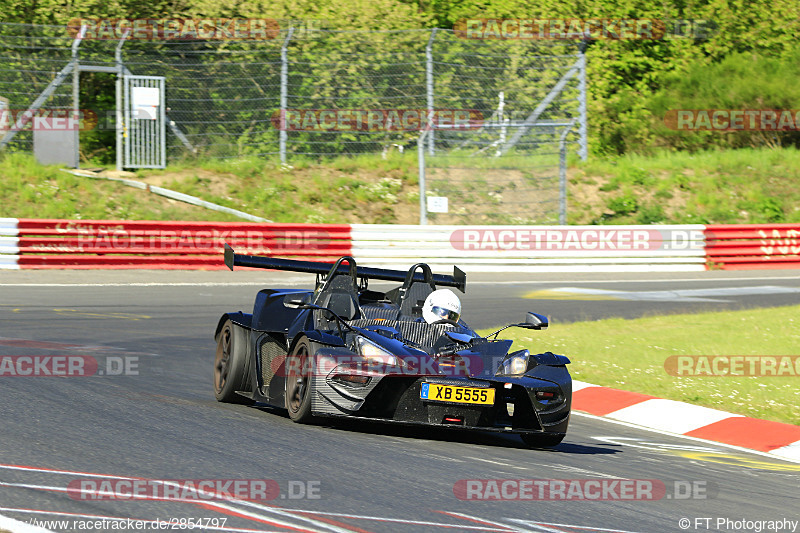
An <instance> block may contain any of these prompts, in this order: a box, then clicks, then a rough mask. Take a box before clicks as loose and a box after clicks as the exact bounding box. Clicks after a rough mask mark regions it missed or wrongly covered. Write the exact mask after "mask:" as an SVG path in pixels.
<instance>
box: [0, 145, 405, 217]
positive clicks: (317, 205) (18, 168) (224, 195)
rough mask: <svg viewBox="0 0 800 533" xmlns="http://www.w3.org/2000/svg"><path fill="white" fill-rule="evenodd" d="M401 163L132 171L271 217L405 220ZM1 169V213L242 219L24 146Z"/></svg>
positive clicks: (363, 160)
mask: <svg viewBox="0 0 800 533" xmlns="http://www.w3.org/2000/svg"><path fill="white" fill-rule="evenodd" d="M407 163H408V161H407V160H405V159H403V158H402V157H398V155H397V154H392V155H390V156H389V157H388V158H387V159H382V158H381V157H380V156H379V155H378V156H362V157H357V158H339V159H335V160H332V161H328V162H326V163H325V164H324V165H320V164H317V163H312V162H311V161H304V160H299V161H293V162H292V165H291V166H289V167H283V166H281V165H280V164H278V163H276V162H273V161H264V160H259V159H256V158H241V159H236V160H209V161H203V162H199V163H195V164H191V165H189V164H186V163H183V164H176V165H171V166H169V167H168V168H167V169H166V170H164V171H156V170H143V171H140V172H138V173H137V175H136V179H139V180H144V181H148V182H150V183H151V184H156V185H160V186H162V187H166V188H168V189H173V190H176V191H179V192H183V193H186V194H190V195H193V196H197V197H200V198H202V199H204V200H207V201H210V202H214V203H216V204H220V205H224V206H227V207H232V208H235V209H239V210H241V211H244V212H247V213H251V214H254V215H258V216H261V217H264V218H266V219H269V220H274V221H276V222H303V223H347V222H366V223H393V222H398V221H399V220H398V219H399V218H400V216H401V215H406V214H407V215H408V216H409V217H411V218H410V219H409V220H408V221H410V220H417V219H418V209H417V207H416V206H417V205H418V202H419V192H418V189H417V187H416V184H417V174H416V166H414V165H411V166H409V165H408V164H407ZM0 176H1V178H0V194H2V197H3V199H4V201H3V202H2V204H0V217H18V218H68V219H76V218H77V219H84V220H87V219H146V220H214V221H219V220H221V221H238V220H241V219H239V218H236V217H234V216H232V215H227V214H223V213H218V212H216V211H211V210H207V209H203V208H199V207H194V206H190V205H188V204H183V203H179V202H174V201H168V200H166V199H164V198H162V197H159V196H156V195H153V194H149V193H147V192H146V191H142V190H138V189H133V188H130V187H127V186H125V185H122V184H120V183H114V182H109V181H106V180H96V179H91V178H84V177H77V176H73V175H71V174H68V173H66V172H63V171H61V170H60V169H59V167H57V166H41V165H38V164H37V163H36V162H35V161H34V159H33V158H32V157H31V156H30V155H27V154H10V155H7V156H5V157H2V158H0ZM153 180H156V181H153ZM409 206H410V207H409ZM412 209H413V211H412ZM402 221H403V222H406V220H402Z"/></svg>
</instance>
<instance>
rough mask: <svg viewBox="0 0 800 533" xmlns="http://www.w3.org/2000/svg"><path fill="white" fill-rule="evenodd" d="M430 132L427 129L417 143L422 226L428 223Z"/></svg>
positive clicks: (420, 219)
mask: <svg viewBox="0 0 800 533" xmlns="http://www.w3.org/2000/svg"><path fill="white" fill-rule="evenodd" d="M430 132H431V130H430V128H425V130H424V131H423V132H422V135H420V136H419V140H418V141H417V158H418V162H419V223H420V225H421V226H424V225H426V224H427V223H428V205H427V200H426V195H425V135H427V134H429V133H430Z"/></svg>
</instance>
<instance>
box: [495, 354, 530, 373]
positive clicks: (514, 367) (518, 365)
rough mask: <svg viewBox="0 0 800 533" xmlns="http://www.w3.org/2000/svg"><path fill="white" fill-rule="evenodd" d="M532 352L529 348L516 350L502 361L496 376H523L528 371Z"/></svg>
mask: <svg viewBox="0 0 800 533" xmlns="http://www.w3.org/2000/svg"><path fill="white" fill-rule="evenodd" d="M530 358H531V353H530V352H529V351H528V350H520V351H518V352H514V353H513V354H511V355H510V356H509V357H507V358H506V359H504V360H503V362H502V363H500V368H498V369H497V372H496V373H495V375H496V376H521V375H522V374H524V373H525V372H527V371H528V362H529V361H530Z"/></svg>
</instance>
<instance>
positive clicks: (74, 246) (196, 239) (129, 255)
mask: <svg viewBox="0 0 800 533" xmlns="http://www.w3.org/2000/svg"><path fill="white" fill-rule="evenodd" d="M226 242H227V243H229V244H231V246H233V247H234V248H235V249H236V250H237V251H238V252H241V253H246V254H256V255H269V256H278V257H300V258H307V259H314V260H321V261H330V260H332V259H333V258H335V257H339V256H341V255H353V256H354V257H355V258H356V259H357V260H358V261H359V263H361V264H366V265H370V266H385V267H396V268H403V269H405V268H408V266H409V265H410V264H413V263H415V262H418V261H424V262H427V263H429V264H430V265H431V266H432V267H434V268H436V269H440V270H450V269H451V268H452V265H454V264H455V265H458V266H460V267H461V268H462V269H464V270H465V271H467V272H502V271H511V272H526V271H527V272H590V271H593V272H635V271H639V272H647V271H650V272H653V271H702V270H705V269H706V268H709V267H710V268H723V269H748V268H750V269H752V268H800V225H798V224H773V225H742V226H734V225H731V226H720V225H717V226H703V225H680V226H677V225H674V226H405V225H389V224H387V225H368V224H354V225H348V224H342V225H333V224H271V223H269V224H265V223H238V222H233V223H226V222H154V221H117V220H37V219H0V269H3V268H5V269H13V268H25V269H28V268H153V269H207V270H211V269H222V268H224V266H223V264H222V249H223V245H224V243H226Z"/></svg>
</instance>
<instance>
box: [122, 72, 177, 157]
mask: <svg viewBox="0 0 800 533" xmlns="http://www.w3.org/2000/svg"><path fill="white" fill-rule="evenodd" d="M164 80H165V78H164V76H134V75H125V76H123V87H124V96H123V109H124V112H123V113H124V114H123V134H122V137H123V140H122V144H123V152H124V160H123V165H122V166H123V167H124V168H164V167H166V166H167V136H166V123H167V121H166V110H165V105H164V104H165V100H166V99H165V97H164Z"/></svg>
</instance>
